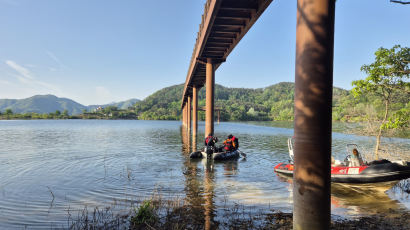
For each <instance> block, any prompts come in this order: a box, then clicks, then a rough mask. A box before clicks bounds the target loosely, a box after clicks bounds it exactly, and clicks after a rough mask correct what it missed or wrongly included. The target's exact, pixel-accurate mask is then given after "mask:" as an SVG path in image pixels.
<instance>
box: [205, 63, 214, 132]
mask: <svg viewBox="0 0 410 230" xmlns="http://www.w3.org/2000/svg"><path fill="white" fill-rule="evenodd" d="M214 88H215V68H214V64H213V62H212V59H211V58H207V59H206V109H205V110H206V112H205V137H206V136H208V134H212V135H213V134H214Z"/></svg>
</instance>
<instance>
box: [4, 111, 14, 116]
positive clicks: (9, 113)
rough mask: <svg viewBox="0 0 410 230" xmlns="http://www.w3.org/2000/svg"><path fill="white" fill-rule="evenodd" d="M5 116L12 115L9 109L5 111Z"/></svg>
mask: <svg viewBox="0 0 410 230" xmlns="http://www.w3.org/2000/svg"><path fill="white" fill-rule="evenodd" d="M5 114H6V115H8V116H10V115H12V114H13V111H12V110H11V109H6V112H5Z"/></svg>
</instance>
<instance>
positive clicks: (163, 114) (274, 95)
mask: <svg viewBox="0 0 410 230" xmlns="http://www.w3.org/2000/svg"><path fill="white" fill-rule="evenodd" d="M294 86H295V85H294V83H291V82H282V83H278V84H275V85H272V86H269V87H266V88H258V89H247V88H228V87H224V86H221V85H216V90H215V105H216V108H217V109H219V110H220V112H219V116H220V117H219V119H220V120H221V121H292V120H293V114H294ZM183 87H184V85H183V84H180V85H174V86H170V87H167V88H163V89H161V90H159V91H157V92H155V93H154V94H152V95H150V96H148V97H147V98H145V99H144V100H142V101H138V102H136V103H135V104H134V105H132V106H129V107H128V108H126V109H122V108H118V107H116V106H106V107H97V108H95V109H93V110H91V111H88V110H86V109H82V112H81V113H79V114H74V115H72V114H70V113H69V111H68V110H63V111H59V110H56V111H55V112H50V113H39V112H26V113H15V112H13V110H12V109H10V108H9V109H4V110H3V111H0V119H139V120H179V119H181V109H180V108H181V98H182V91H183ZM393 97H395V100H394V103H392V104H391V110H390V113H391V114H394V113H395V112H397V111H402V112H403V111H404V112H405V113H409V111H410V104H409V99H408V97H407V95H405V94H400V93H397V94H396V95H393ZM198 105H199V107H204V106H205V88H202V89H201V90H200V91H199V94H198ZM384 108H385V106H384V104H383V101H382V100H380V98H378V97H377V95H375V94H371V93H368V94H365V95H362V96H361V97H354V95H353V92H352V91H350V90H344V89H341V88H337V87H334V89H333V121H341V122H363V123H366V124H368V125H367V126H371V125H369V124H371V123H374V124H376V125H374V126H377V123H378V121H380V120H381V118H382V117H383V115H384ZM215 114H218V113H215ZM198 116H199V119H200V120H204V119H205V112H204V111H199V112H198ZM367 128H368V129H371V127H367Z"/></svg>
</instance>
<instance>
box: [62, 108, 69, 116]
mask: <svg viewBox="0 0 410 230" xmlns="http://www.w3.org/2000/svg"><path fill="white" fill-rule="evenodd" d="M63 116H64V117H68V110H66V109H65V110H64V111H63Z"/></svg>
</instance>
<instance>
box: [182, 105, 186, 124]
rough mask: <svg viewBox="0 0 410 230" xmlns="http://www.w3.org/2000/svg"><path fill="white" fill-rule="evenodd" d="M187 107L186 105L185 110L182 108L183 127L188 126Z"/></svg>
mask: <svg viewBox="0 0 410 230" xmlns="http://www.w3.org/2000/svg"><path fill="white" fill-rule="evenodd" d="M185 111H186V106H185V105H184V108H182V126H183V127H185V126H186V112H185Z"/></svg>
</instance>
